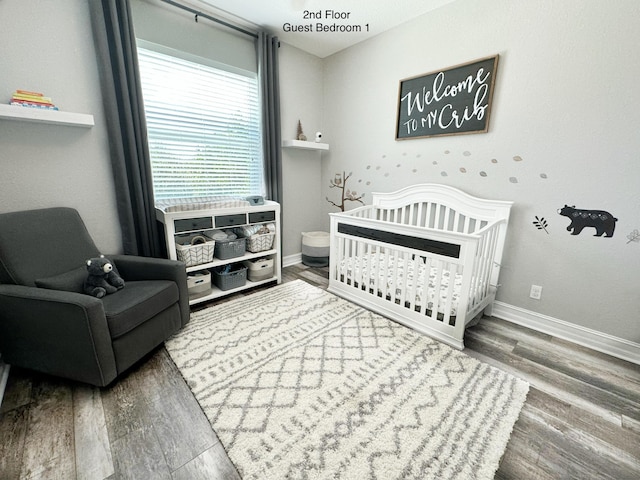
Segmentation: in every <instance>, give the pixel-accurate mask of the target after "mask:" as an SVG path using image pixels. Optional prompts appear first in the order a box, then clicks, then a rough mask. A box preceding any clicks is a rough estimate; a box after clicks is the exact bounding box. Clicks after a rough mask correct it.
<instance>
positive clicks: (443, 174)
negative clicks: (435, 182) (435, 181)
mask: <svg viewBox="0 0 640 480" xmlns="http://www.w3.org/2000/svg"><path fill="white" fill-rule="evenodd" d="M440 175H442V176H443V177H447V176H448V174H447V172H440Z"/></svg>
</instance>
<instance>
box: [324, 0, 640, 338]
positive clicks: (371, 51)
mask: <svg viewBox="0 0 640 480" xmlns="http://www.w3.org/2000/svg"><path fill="white" fill-rule="evenodd" d="M638 18H640V4H639V3H638V2H637V1H636V0H619V1H616V2H610V3H608V4H607V5H606V7H605V6H603V4H602V3H601V2H598V1H596V0H566V1H563V2H556V1H553V0H537V1H535V2H513V1H511V0H457V1H456V2H454V3H452V4H449V5H447V6H445V7H442V8H440V9H438V10H436V11H434V12H432V13H430V14H428V15H426V16H423V17H419V18H417V19H415V20H413V21H411V22H409V23H407V24H404V25H402V26H401V27H399V28H396V29H394V30H392V31H390V32H387V33H385V34H382V35H379V36H377V37H374V38H373V39H371V40H369V41H366V42H364V43H361V44H358V45H356V46H354V47H352V48H349V49H347V50H345V51H342V52H340V53H338V54H335V55H333V56H331V57H329V58H327V59H325V62H324V75H325V76H324V88H325V94H324V108H323V110H324V125H325V127H324V128H325V131H326V133H327V136H328V137H330V138H331V152H330V153H329V154H328V156H327V158H325V160H324V163H323V176H322V188H323V192H324V194H323V197H324V195H329V196H331V195H332V193H333V192H332V191H330V190H329V188H328V186H329V179H330V178H333V176H334V174H335V173H336V172H341V171H343V170H346V171H347V172H349V171H353V177H352V179H350V180H349V181H350V182H351V183H350V185H349V186H350V187H351V188H352V189H355V190H357V191H358V192H360V191H362V192H365V199H367V200H368V201H370V199H371V197H370V193H371V192H372V191H390V190H395V189H397V188H399V187H402V186H406V185H409V184H413V183H421V182H440V183H446V184H450V185H454V186H456V187H459V188H461V189H463V190H465V191H467V192H469V193H471V194H474V195H477V196H482V197H488V198H497V199H507V200H513V201H514V202H515V207H514V209H513V211H512V220H511V222H510V232H509V236H508V244H507V249H506V253H505V256H504V262H503V264H504V265H503V269H502V274H501V283H502V286H501V287H500V289H499V293H498V299H499V300H501V301H503V302H505V303H507V304H511V305H515V306H519V307H522V308H524V309H527V310H530V311H534V312H537V313H540V314H544V315H548V316H551V317H554V318H557V319H561V320H564V321H567V322H570V323H572V324H575V325H580V326H583V327H587V328H590V329H594V330H597V331H600V332H605V333H608V334H611V335H614V336H617V337H620V338H623V339H627V340H630V341H632V342H636V343H639V342H640V323H639V322H638V321H637V320H638V315H639V313H638V312H639V311H640V295H639V293H638V287H639V285H640V243H638V242H629V240H628V238H627V235H628V234H630V233H631V232H632V231H633V230H635V229H640V214H639V213H638V212H640V195H638V187H639V186H640V184H639V183H638V179H639V178H640V162H639V161H638V153H639V152H640V135H639V134H638V132H640V117H638V115H637V108H636V106H637V105H640V89H638V88H637V78H639V77H640V57H638V56H637V55H630V54H629V46H630V45H639V44H640V29H639V28H638V23H637V19H638ZM494 54H499V55H500V61H499V65H498V75H497V81H496V86H495V95H494V101H493V108H492V113H491V124H490V129H489V132H488V133H486V134H475V135H457V136H448V137H433V138H426V139H412V140H405V141H396V140H394V132H395V121H396V108H397V98H398V82H399V80H401V79H403V78H407V77H411V76H415V75H420V74H423V73H427V72H431V71H434V70H438V69H442V68H446V67H449V66H453V65H457V64H460V63H464V62H467V61H473V60H475V59H478V58H482V57H486V56H490V55H494ZM514 158H515V160H514ZM516 160H518V161H516ZM461 168H464V169H466V173H463V172H462V171H461ZM481 171H482V172H485V173H486V176H480V172H481ZM541 174H543V175H542V176H541ZM445 175H446V176H445ZM543 176H546V178H542V177H543ZM511 178H513V179H516V180H517V183H514V182H515V180H510V179H511ZM565 203H566V204H570V205H576V206H577V207H578V208H584V209H601V210H607V211H609V212H611V213H612V214H613V215H614V216H615V217H617V218H618V219H619V220H618V222H617V227H616V231H615V234H614V236H613V237H612V238H596V237H594V236H593V234H594V233H595V230H594V229H593V228H587V229H585V230H584V231H583V232H582V233H581V234H580V235H577V236H571V235H570V234H569V232H567V231H566V227H567V226H568V224H569V219H568V218H566V217H561V216H560V215H558V214H557V213H556V211H557V209H558V208H561V207H562V206H564V205H565ZM323 205H324V207H323V208H324V210H325V212H330V211H336V209H335V208H332V207H330V205H329V204H328V203H327V202H326V201H325V202H324V204H323ZM351 206H352V207H355V206H357V205H356V204H352V205H351ZM535 216H538V217H544V218H545V219H547V220H548V222H549V227H548V232H549V233H548V234H547V233H545V232H544V231H542V230H538V229H536V227H535V226H534V225H533V223H532V222H533V221H534V220H535ZM324 221H325V225H326V224H328V220H327V219H326V218H325V219H324ZM531 284H537V285H542V286H543V288H544V289H543V292H542V299H541V300H532V299H530V298H529V288H530V286H531Z"/></svg>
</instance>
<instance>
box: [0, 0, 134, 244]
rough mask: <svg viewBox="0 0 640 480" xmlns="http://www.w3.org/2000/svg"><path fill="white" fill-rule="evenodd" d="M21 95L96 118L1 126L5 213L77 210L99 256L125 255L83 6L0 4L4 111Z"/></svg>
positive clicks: (30, 1) (73, 0)
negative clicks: (90, 123) (90, 122)
mask: <svg viewBox="0 0 640 480" xmlns="http://www.w3.org/2000/svg"><path fill="white" fill-rule="evenodd" d="M16 89H24V90H32V91H38V92H42V93H44V94H45V95H46V96H50V97H52V100H53V102H54V103H55V104H56V105H58V106H59V108H60V109H61V110H65V111H69V112H79V113H91V114H93V115H94V118H95V123H96V125H95V126H94V127H93V128H90V129H88V128H79V127H69V126H59V125H43V124H34V123H25V122H18V121H11V120H0V169H1V170H0V171H1V173H2V174H1V175H0V211H2V212H8V211H16V210H23V209H24V210H26V209H33V208H43V207H51V206H68V207H74V208H76V209H77V210H78V211H79V212H80V215H81V216H82V217H83V219H84V220H85V223H86V224H87V228H88V229H89V232H90V233H91V235H92V236H93V238H94V240H95V242H96V244H97V246H98V248H100V249H101V250H102V251H103V252H105V253H113V252H120V251H121V249H122V242H121V234H120V225H119V222H118V218H117V213H116V207H115V192H114V182H113V177H112V173H111V164H110V160H109V150H108V140H107V132H106V127H105V120H104V113H103V108H102V98H101V94H100V84H99V78H98V69H97V65H96V60H95V49H94V47H93V37H92V31H91V22H90V20H89V9H88V5H87V2H85V1H83V0H59V1H56V2H42V1H37V0H3V1H2V2H0V103H5V104H6V103H9V100H10V99H11V95H12V93H13V92H14V91H15V90H16Z"/></svg>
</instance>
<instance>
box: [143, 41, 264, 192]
mask: <svg viewBox="0 0 640 480" xmlns="http://www.w3.org/2000/svg"><path fill="white" fill-rule="evenodd" d="M138 59H139V65H140V77H141V82H142V91H143V97H144V108H145V114H146V120H147V134H148V138H149V150H150V153H151V168H152V172H153V188H154V195H155V198H156V200H164V199H169V198H192V197H209V196H228V197H245V196H247V195H264V182H263V156H262V140H261V131H260V100H259V93H258V82H257V78H256V76H255V75H254V74H249V75H242V74H238V73H235V72H231V71H226V70H223V69H219V68H215V67H212V66H209V65H205V64H203V63H198V62H193V61H190V60H186V59H184V58H179V57H177V56H172V55H167V54H165V53H160V52H157V51H154V50H149V49H145V48H141V47H138Z"/></svg>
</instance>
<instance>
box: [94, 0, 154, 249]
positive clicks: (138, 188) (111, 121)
mask: <svg viewBox="0 0 640 480" xmlns="http://www.w3.org/2000/svg"><path fill="white" fill-rule="evenodd" d="M89 5H90V10H91V21H92V28H93V36H94V42H95V46H96V53H97V57H98V69H99V72H100V79H101V88H102V97H103V101H104V107H105V113H106V119H107V128H108V133H109V145H110V150H111V163H112V166H113V176H114V179H115V187H116V200H117V208H118V216H119V218H120V224H121V228H122V243H123V248H124V253H125V254H129V255H142V256H147V257H161V256H163V252H162V248H161V246H160V245H161V243H160V238H159V233H158V229H157V226H156V220H155V207H154V200H153V181H152V176H151V161H150V157H149V147H148V144H147V126H146V121H145V115H144V104H143V99H142V89H141V86H140V75H139V72H138V57H137V53H136V39H135V34H134V32H133V20H132V17H131V8H130V5H129V1H128V0H100V1H90V2H89Z"/></svg>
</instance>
